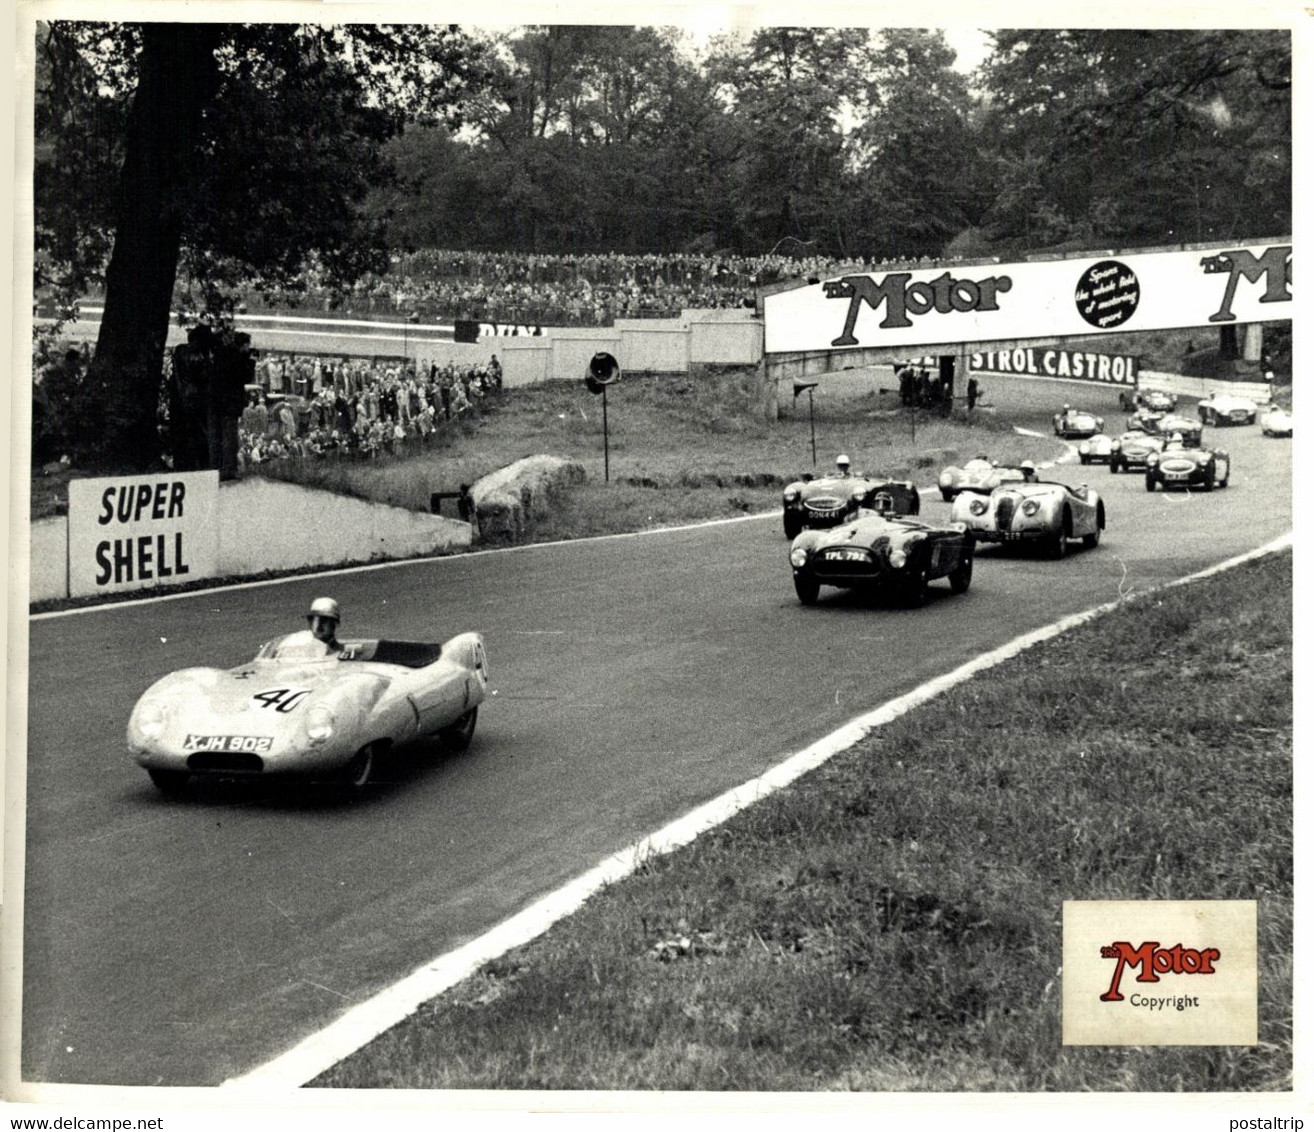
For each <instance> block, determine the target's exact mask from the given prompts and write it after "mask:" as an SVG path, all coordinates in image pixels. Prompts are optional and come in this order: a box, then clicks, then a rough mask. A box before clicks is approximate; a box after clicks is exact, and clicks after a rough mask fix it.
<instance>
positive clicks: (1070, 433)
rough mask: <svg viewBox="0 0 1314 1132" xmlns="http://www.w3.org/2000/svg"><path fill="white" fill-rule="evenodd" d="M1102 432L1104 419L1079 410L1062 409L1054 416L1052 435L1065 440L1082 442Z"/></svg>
mask: <svg viewBox="0 0 1314 1132" xmlns="http://www.w3.org/2000/svg"><path fill="white" fill-rule="evenodd" d="M1103 431H1104V418H1103V417H1097V416H1096V415H1095V414H1094V413H1087V412H1084V411H1082V410H1080V409H1064V410H1063V411H1062V412H1061V413H1055V414H1054V435H1055V436H1061V437H1063V438H1064V439H1065V440H1084V439H1085V438H1086V437H1088V436H1094V435H1095V434H1096V433H1097V432H1103Z"/></svg>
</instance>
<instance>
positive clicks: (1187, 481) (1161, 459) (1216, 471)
mask: <svg viewBox="0 0 1314 1132" xmlns="http://www.w3.org/2000/svg"><path fill="white" fill-rule="evenodd" d="M1231 476H1232V459H1231V457H1230V456H1228V454H1227V453H1226V452H1225V451H1224V450H1223V449H1221V448H1197V447H1185V446H1177V445H1171V444H1170V445H1168V446H1166V447H1165V448H1164V450H1163V451H1162V452H1160V453H1158V454H1157V455H1154V456H1151V457H1150V462H1149V463H1148V464H1147V465H1146V468H1145V490H1146V491H1153V490H1154V489H1155V488H1156V487H1162V488H1163V489H1164V491H1167V490H1168V489H1169V488H1170V487H1186V488H1191V487H1197V488H1199V489H1200V490H1201V491H1213V490H1214V488H1215V487H1226V486H1227V481H1228V480H1229V479H1230V478H1231Z"/></svg>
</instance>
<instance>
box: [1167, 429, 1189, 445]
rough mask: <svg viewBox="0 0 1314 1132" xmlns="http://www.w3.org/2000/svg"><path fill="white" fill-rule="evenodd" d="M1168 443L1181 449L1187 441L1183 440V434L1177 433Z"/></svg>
mask: <svg viewBox="0 0 1314 1132" xmlns="http://www.w3.org/2000/svg"><path fill="white" fill-rule="evenodd" d="M1168 443H1169V444H1172V445H1174V446H1176V447H1181V445H1182V444H1184V443H1185V441H1184V440H1183V439H1182V434H1181V433H1180V432H1175V433H1173V434H1172V436H1170V437H1169V438H1168Z"/></svg>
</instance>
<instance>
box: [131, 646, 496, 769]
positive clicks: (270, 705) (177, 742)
mask: <svg viewBox="0 0 1314 1132" xmlns="http://www.w3.org/2000/svg"><path fill="white" fill-rule="evenodd" d="M487 687H488V661H487V659H486V657H485V654H484V642H483V638H482V636H481V635H480V634H478V633H461V634H460V635H458V636H455V637H453V638H452V639H451V640H449V641H447V642H446V643H444V644H441V645H438V644H424V643H419V642H414V641H397V640H346V641H343V642H342V648H341V650H340V651H338V652H334V651H332V650H331V649H330V648H329V646H328V645H326V644H325V643H324V642H323V641H320V640H316V639H315V638H314V637H313V636H311V635H310V633H309V632H306V631H302V632H299V633H292V634H290V635H288V636H286V637H279V638H277V639H275V640H272V641H270V642H269V643H268V644H266V645H265V646H264V647H263V648H262V649H261V650H260V651H259V652H258V653H257V654H256V656H255V658H254V659H253V660H251V661H249V662H248V663H246V664H242V665H239V666H238V667H237V668H230V669H226V670H225V669H219V668H184V669H182V670H181V671H178V672H174V673H171V674H170V675H168V676H165V677H163V678H162V679H160V680H158V681H156V682H155V683H154V684H152V685H151V686H150V687H149V688H148V689H147V690H146V692H145V693H144V694H143V695H142V697H141V699H139V700H138V701H137V706H136V707H134V708H133V709H132V716H131V718H130V719H129V720H128V750H129V752H130V753H131V755H132V757H133V758H134V759H135V760H136V761H137V763H138V764H139V765H141V766H143V767H145V769H146V772H147V773H148V774H149V775H150V777H151V781H152V782H154V783H155V785H156V786H157V787H159V789H160V790H162V791H163V792H165V793H169V794H171V793H177V792H178V791H180V790H182V789H183V788H184V787H185V786H186V784H187V782H188V780H189V779H190V778H191V777H192V776H194V775H195V776H198V777H200V776H208V777H219V778H248V779H250V778H273V777H274V776H298V775H299V776H303V777H307V778H314V779H321V780H327V781H330V782H333V783H335V784H337V785H339V786H342V787H344V788H346V789H348V790H359V789H360V788H361V787H363V786H364V785H365V784H366V782H368V781H369V777H370V773H371V771H372V769H373V766H374V759H375V756H376V755H377V754H378V753H379V752H381V751H383V750H386V749H388V748H391V747H395V746H400V745H401V744H403V743H406V742H409V741H411V740H413V739H419V738H421V737H424V736H431V735H432V736H437V737H438V738H439V739H440V740H441V741H442V742H443V743H444V744H445V745H446V746H448V747H450V748H453V749H456V750H463V749H464V748H465V747H466V746H467V745H468V744H469V742H470V737H471V736H472V735H473V734H474V728H475V720H476V719H477V718H478V715H479V705H480V703H482V702H483V700H484V697H485V695H486V690H487Z"/></svg>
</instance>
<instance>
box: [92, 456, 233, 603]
mask: <svg viewBox="0 0 1314 1132" xmlns="http://www.w3.org/2000/svg"><path fill="white" fill-rule="evenodd" d="M218 505H219V473H218V472H217V471H207V472H164V473H161V474H160V475H150V476H114V477H110V478H105V479H85V480H72V481H70V483H69V485H68V590H69V596H70V597H85V596H87V595H90V594H107V593H121V592H123V591H125V590H140V589H153V588H156V587H159V586H170V585H174V586H176V585H179V584H181V583H183V582H192V581H196V580H197V579H198V578H208V577H212V576H213V575H214V574H215V571H216V565H217V563H218V559H219V526H218Z"/></svg>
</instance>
